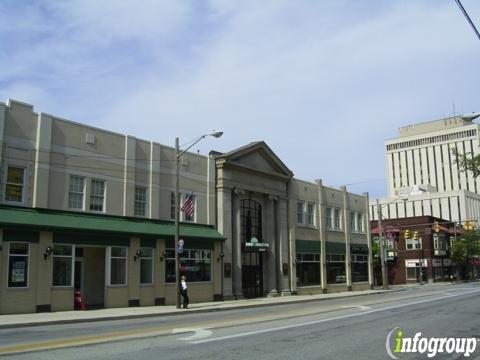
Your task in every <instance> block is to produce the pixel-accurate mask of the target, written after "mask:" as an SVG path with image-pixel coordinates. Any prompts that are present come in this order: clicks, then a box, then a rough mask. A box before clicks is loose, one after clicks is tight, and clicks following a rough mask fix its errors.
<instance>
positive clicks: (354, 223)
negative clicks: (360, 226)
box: [350, 212, 357, 232]
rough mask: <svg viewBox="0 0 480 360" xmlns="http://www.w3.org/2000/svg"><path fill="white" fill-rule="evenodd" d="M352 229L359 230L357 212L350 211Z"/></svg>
mask: <svg viewBox="0 0 480 360" xmlns="http://www.w3.org/2000/svg"><path fill="white" fill-rule="evenodd" d="M350 231H353V232H356V231H357V213H354V212H351V213H350Z"/></svg>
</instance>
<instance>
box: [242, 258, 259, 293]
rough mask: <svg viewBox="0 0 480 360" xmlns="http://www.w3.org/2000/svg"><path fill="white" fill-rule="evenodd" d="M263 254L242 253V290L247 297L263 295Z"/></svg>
mask: <svg viewBox="0 0 480 360" xmlns="http://www.w3.org/2000/svg"><path fill="white" fill-rule="evenodd" d="M262 255H263V254H262V253H260V252H243V253H242V292H243V296H244V297H246V298H254V297H261V296H263V256H262Z"/></svg>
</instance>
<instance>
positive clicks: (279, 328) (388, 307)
mask: <svg viewBox="0 0 480 360" xmlns="http://www.w3.org/2000/svg"><path fill="white" fill-rule="evenodd" d="M477 292H480V290H473V291H469V292H466V293H460V294H452V295H447V296H442V297H438V298H434V299H424V300H419V301H414V302H409V303H406V304H399V305H392V306H387V307H382V308H378V309H371V310H367V311H364V312H360V313H355V314H348V315H341V316H335V317H332V318H328V319H320V320H315V321H308V322H305V323H300V324H290V325H284V326H278V327H275V328H269V329H262V330H255V331H247V332H244V333H239V334H233V335H226V336H221V337H217V338H213V339H204V340H196V341H191V342H190V343H191V344H195V345H197V344H205V343H210V342H216V341H223V340H229V339H235V338H240V337H245V336H252V335H259V334H265V333H269V332H275V331H281V330H288V329H294V328H298V327H303V326H310V325H316V324H321V323H326V322H330V321H336V320H343V319H348V318H352V317H357V316H364V315H369V314H373V313H377V312H381V311H386V310H394V309H399V308H403V307H407V306H412V305H418V304H424V303H428V302H432V301H439V300H444V299H450V298H454V297H458V296H464V295H469V294H473V293H477Z"/></svg>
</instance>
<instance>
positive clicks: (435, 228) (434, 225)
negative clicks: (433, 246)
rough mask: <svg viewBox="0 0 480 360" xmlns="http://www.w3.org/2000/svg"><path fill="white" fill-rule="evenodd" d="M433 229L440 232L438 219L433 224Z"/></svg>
mask: <svg viewBox="0 0 480 360" xmlns="http://www.w3.org/2000/svg"><path fill="white" fill-rule="evenodd" d="M433 231H435V232H436V233H439V232H440V224H439V223H438V221H435V223H434V224H433Z"/></svg>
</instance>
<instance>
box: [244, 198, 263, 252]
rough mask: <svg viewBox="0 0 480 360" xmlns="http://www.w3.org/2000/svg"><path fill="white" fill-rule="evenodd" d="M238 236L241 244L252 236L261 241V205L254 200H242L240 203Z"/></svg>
mask: <svg viewBox="0 0 480 360" xmlns="http://www.w3.org/2000/svg"><path fill="white" fill-rule="evenodd" d="M240 229H241V230H240V231H241V233H240V238H241V242H242V244H245V243H246V242H250V241H251V240H252V237H255V238H257V240H258V241H259V242H262V205H260V204H259V203H258V202H256V201H255V200H250V199H246V200H242V201H241V203H240Z"/></svg>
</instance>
